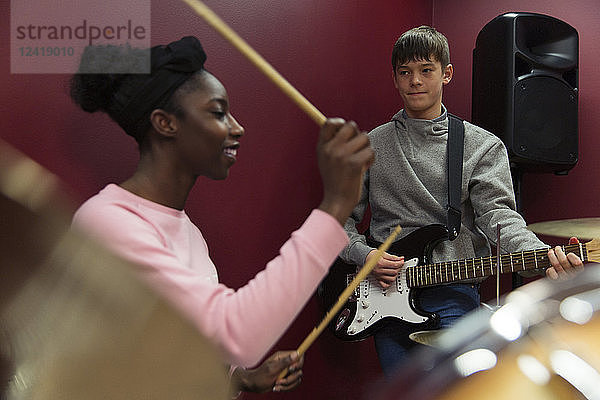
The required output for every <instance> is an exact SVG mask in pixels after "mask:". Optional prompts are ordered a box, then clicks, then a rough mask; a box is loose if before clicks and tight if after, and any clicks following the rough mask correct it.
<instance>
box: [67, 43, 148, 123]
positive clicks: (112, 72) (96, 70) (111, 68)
mask: <svg viewBox="0 0 600 400" xmlns="http://www.w3.org/2000/svg"><path fill="white" fill-rule="evenodd" d="M149 69H150V52H149V50H147V49H146V50H144V49H135V48H131V47H130V46H129V45H127V46H113V45H107V46H88V47H86V48H85V50H84V52H83V55H82V56H81V62H80V65H79V70H78V71H77V73H76V74H75V75H73V78H72V79H71V98H72V99H73V101H74V102H75V103H76V104H78V105H79V106H80V107H81V108H82V109H83V110H85V111H87V112H95V111H98V110H102V111H108V107H109V105H110V103H111V101H112V95H113V93H115V92H116V91H117V89H118V88H119V86H120V85H121V82H122V80H123V79H124V78H125V77H126V75H125V74H131V73H143V72H144V71H149Z"/></svg>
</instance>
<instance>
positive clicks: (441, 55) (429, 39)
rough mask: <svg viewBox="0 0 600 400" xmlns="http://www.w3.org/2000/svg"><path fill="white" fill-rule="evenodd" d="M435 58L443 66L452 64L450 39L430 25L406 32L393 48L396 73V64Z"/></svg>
mask: <svg viewBox="0 0 600 400" xmlns="http://www.w3.org/2000/svg"><path fill="white" fill-rule="evenodd" d="M431 58H434V59H435V60H436V61H439V62H440V63H441V64H442V67H445V66H447V65H448V64H450V48H449V47H448V39H446V36H444V35H443V34H442V33H440V32H438V31H437V30H435V28H432V27H430V26H426V25H422V26H419V27H417V28H413V29H411V30H409V31H406V32H404V33H403V34H402V35H401V36H400V37H399V38H398V40H396V43H395V44H394V49H393V50H392V68H393V69H394V73H396V66H397V65H399V64H400V65H401V64H405V63H407V62H410V61H419V60H427V61H432V60H431Z"/></svg>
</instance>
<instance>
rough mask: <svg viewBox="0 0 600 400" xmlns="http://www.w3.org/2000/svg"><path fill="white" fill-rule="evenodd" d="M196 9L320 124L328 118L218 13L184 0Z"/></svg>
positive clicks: (202, 5) (199, 2)
mask: <svg viewBox="0 0 600 400" xmlns="http://www.w3.org/2000/svg"><path fill="white" fill-rule="evenodd" d="M183 1H184V2H186V3H187V4H188V5H189V6H190V7H191V8H193V9H194V11H196V13H197V14H198V15H200V16H201V17H202V18H204V20H206V22H207V23H208V24H209V25H210V26H212V27H213V28H214V29H215V30H216V31H217V32H219V33H220V34H221V35H222V36H223V37H224V38H225V39H227V40H228V41H229V42H230V43H231V44H232V45H233V46H234V47H235V48H237V49H238V50H239V51H240V52H241V53H242V54H243V55H244V56H246V57H247V58H248V59H249V60H250V62H252V63H253V64H254V65H256V67H258V69H259V70H260V71H262V72H263V73H264V74H265V75H266V76H267V78H269V79H270V80H271V81H273V83H275V85H277V86H279V88H280V89H281V90H282V91H283V93H285V94H286V95H287V96H288V97H289V98H290V99H292V100H293V101H294V102H295V103H296V104H297V105H298V106H299V107H300V108H301V109H302V110H303V111H304V112H306V113H307V114H308V116H309V117H310V118H312V120H313V121H315V122H316V123H317V124H318V125H319V126H321V125H323V124H324V123H325V120H326V119H327V118H326V117H325V115H323V114H322V113H321V112H320V111H319V110H317V108H316V107H315V106H313V105H312V104H311V103H310V102H309V101H308V100H307V99H306V97H304V96H303V95H302V94H301V93H300V92H299V91H298V90H296V88H295V87H293V86H292V85H291V84H290V83H289V82H288V81H287V80H286V79H285V78H284V77H283V76H281V75H280V74H279V73H278V72H277V71H276V70H275V69H274V68H273V67H272V66H271V64H269V63H268V62H267V61H265V59H264V58H263V57H261V56H260V54H258V53H257V52H256V51H254V49H253V48H252V47H250V45H248V43H246V41H244V39H242V38H241V37H240V36H239V35H238V34H237V33H235V32H234V31H233V30H232V29H231V28H230V27H229V26H227V24H226V23H225V22H223V20H222V19H221V18H219V16H218V15H217V14H215V13H214V12H213V11H212V10H211V9H210V8H208V7H207V6H206V5H205V4H204V3H202V2H201V1H199V0H183Z"/></svg>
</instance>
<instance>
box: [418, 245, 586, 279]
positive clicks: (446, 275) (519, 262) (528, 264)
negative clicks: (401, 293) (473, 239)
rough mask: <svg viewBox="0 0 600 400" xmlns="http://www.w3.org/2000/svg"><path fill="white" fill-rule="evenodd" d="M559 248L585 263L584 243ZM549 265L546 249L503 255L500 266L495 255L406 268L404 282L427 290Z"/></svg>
mask: <svg viewBox="0 0 600 400" xmlns="http://www.w3.org/2000/svg"><path fill="white" fill-rule="evenodd" d="M562 249H563V251H564V252H565V253H575V254H577V255H578V256H579V258H581V260H582V261H584V262H585V261H587V260H588V259H587V248H586V244H585V243H577V244H572V245H567V246H562ZM549 266H550V261H549V260H548V249H547V248H544V249H537V250H528V251H519V252H515V253H508V254H502V255H501V256H500V266H499V267H498V265H497V257H496V256H489V257H479V258H470V259H465V260H457V261H446V262H439V263H435V264H427V265H416V266H414V267H407V268H406V283H407V285H408V287H411V288H416V287H426V286H434V285H440V284H444V283H450V282H456V281H462V280H467V279H474V278H482V277H487V276H491V275H496V274H497V273H498V270H499V271H500V273H501V274H503V273H508V272H518V271H528V270H534V269H544V268H548V267H549Z"/></svg>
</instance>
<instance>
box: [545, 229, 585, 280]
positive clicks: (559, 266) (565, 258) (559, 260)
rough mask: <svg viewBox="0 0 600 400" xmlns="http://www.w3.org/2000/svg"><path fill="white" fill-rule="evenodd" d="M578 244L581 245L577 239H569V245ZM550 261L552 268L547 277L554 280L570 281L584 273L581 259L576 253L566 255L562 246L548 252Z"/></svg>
mask: <svg viewBox="0 0 600 400" xmlns="http://www.w3.org/2000/svg"><path fill="white" fill-rule="evenodd" d="M577 243H579V240H577V238H575V237H572V238H570V239H569V244H577ZM548 260H549V261H550V264H551V265H552V266H551V267H550V268H548V269H547V270H546V276H547V277H548V278H550V279H553V280H559V279H560V280H565V279H569V278H572V277H573V276H575V275H576V274H577V273H579V272H581V271H583V262H582V261H581V259H580V258H579V257H578V256H577V255H576V254H574V253H569V254H565V252H564V251H563V250H562V249H561V248H560V246H556V247H555V248H554V249H550V250H548Z"/></svg>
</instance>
